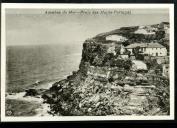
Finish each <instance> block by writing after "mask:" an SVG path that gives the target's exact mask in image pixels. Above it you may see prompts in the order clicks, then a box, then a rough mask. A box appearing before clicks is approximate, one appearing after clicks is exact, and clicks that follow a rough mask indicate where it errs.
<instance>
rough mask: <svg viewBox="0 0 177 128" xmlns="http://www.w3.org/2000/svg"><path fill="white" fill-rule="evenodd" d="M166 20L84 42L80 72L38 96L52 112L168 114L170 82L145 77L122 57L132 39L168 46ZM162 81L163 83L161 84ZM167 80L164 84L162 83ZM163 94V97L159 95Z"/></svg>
mask: <svg viewBox="0 0 177 128" xmlns="http://www.w3.org/2000/svg"><path fill="white" fill-rule="evenodd" d="M168 27H169V24H168V23H166V22H164V23H161V24H157V25H150V26H141V27H139V26H135V27H123V28H120V29H117V30H114V31H111V32H107V33H102V34H99V35H97V36H95V37H93V38H91V39H87V40H86V41H85V42H84V43H83V50H82V59H81V62H80V65H79V70H78V71H73V74H72V75H70V76H68V77H67V78H66V79H64V80H61V81H58V82H56V83H54V84H53V86H52V87H51V88H50V89H49V90H46V91H45V92H44V93H43V95H42V97H43V98H44V100H45V102H46V103H48V104H50V109H51V111H50V113H51V114H53V115H64V116H69V115H85V116H88V115H89V116H96V115H99V116H101V115H102V116H104V115H163V114H169V89H168V88H169V83H168V80H166V79H163V78H162V81H153V82H152V81H149V80H148V77H147V74H148V73H147V71H146V72H136V71H134V70H132V61H131V59H129V58H123V57H122V56H121V55H122V54H124V55H129V53H128V52H127V51H123V52H122V51H121V50H122V47H124V46H126V45H128V44H130V43H132V42H135V41H136V42H151V41H157V42H161V43H162V44H163V45H164V46H166V47H168V45H167V44H166V43H164V40H165V41H166V40H168V39H167V36H166V35H167V32H166V31H168V30H167V29H168ZM165 82H166V83H165ZM164 83H165V84H164ZM162 94H163V96H162Z"/></svg>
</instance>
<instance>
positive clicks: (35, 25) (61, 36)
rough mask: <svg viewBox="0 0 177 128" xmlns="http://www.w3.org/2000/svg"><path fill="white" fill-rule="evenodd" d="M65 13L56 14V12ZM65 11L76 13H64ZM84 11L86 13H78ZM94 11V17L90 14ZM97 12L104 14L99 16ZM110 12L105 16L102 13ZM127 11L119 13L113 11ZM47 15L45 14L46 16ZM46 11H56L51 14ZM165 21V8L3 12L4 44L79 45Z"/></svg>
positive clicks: (167, 17) (10, 10)
mask: <svg viewBox="0 0 177 128" xmlns="http://www.w3.org/2000/svg"><path fill="white" fill-rule="evenodd" d="M63 11H65V12H67V13H64V14H59V13H58V12H63ZM69 11H74V12H79V13H72V14H68V12H69ZM81 11H85V12H87V13H81ZM93 11H97V12H98V13H97V14H93ZM101 11H102V12H103V11H104V12H105V13H101ZM108 11H109V12H112V13H111V14H110V13H106V12H108ZM120 11H123V12H125V13H126V12H127V11H128V12H131V13H128V14H122V13H117V12H120ZM46 12H47V13H46ZM50 12H57V13H54V14H51V13H50ZM163 21H166V22H169V12H168V9H131V10H115V9H113V10H59V9H53V10H51V9H50V10H46V9H6V22H5V23H6V44H7V45H41V44H49V45H50V44H51V45H52V44H69V43H70V44H71V43H83V42H84V40H86V39H87V38H92V37H94V36H95V35H97V34H99V33H102V32H107V31H111V30H114V29H117V28H120V27H125V26H136V25H150V24H157V23H160V22H163Z"/></svg>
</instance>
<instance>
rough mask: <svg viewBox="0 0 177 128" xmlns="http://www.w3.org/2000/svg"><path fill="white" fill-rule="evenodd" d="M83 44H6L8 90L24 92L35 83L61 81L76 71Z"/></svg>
mask: <svg viewBox="0 0 177 128" xmlns="http://www.w3.org/2000/svg"><path fill="white" fill-rule="evenodd" d="M81 52H82V44H81V43H77V44H74V45H72V44H62V45H33V46H30V45H28V46H7V48H6V91H7V92H15V93H16V92H21V91H24V90H25V89H26V88H27V87H29V86H31V85H32V84H34V83H35V82H42V83H43V84H45V83H48V82H51V81H54V80H60V79H63V78H65V77H66V76H67V75H70V74H71V73H72V71H77V70H78V68H79V63H80V60H81Z"/></svg>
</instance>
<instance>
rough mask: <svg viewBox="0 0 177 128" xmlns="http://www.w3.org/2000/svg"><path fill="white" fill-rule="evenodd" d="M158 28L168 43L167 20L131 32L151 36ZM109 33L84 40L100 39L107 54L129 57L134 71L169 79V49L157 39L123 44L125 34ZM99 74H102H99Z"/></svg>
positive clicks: (94, 40)
mask: <svg viewBox="0 0 177 128" xmlns="http://www.w3.org/2000/svg"><path fill="white" fill-rule="evenodd" d="M159 29H162V31H164V39H166V40H167V42H168V45H169V23H168V22H162V23H161V24H158V25H156V27H154V26H140V27H138V29H136V30H135V31H134V32H133V33H134V34H140V35H141V34H143V35H144V36H149V37H153V36H155V35H156V31H159ZM110 33H111V34H110ZM110 33H103V34H100V35H98V36H97V37H96V38H92V39H88V40H86V42H87V41H88V42H91V43H99V41H100V43H102V45H104V46H105V47H107V53H108V54H112V55H113V56H116V57H117V59H125V60H126V59H130V60H131V61H132V63H133V65H132V70H134V71H138V72H146V73H147V74H151V75H156V76H162V77H165V78H167V79H169V49H167V47H165V46H164V45H162V44H160V43H159V40H151V41H149V42H147V41H144V42H143V41H140V42H132V43H131V44H128V45H126V46H125V45H124V44H125V43H124V42H126V41H127V40H128V39H127V38H126V37H125V36H122V35H121V34H117V33H116V32H110ZM114 33H116V34H114ZM117 49H119V50H117ZM117 51H119V52H117ZM94 70H95V69H94ZM92 71H93V70H92ZM90 73H91V72H90ZM97 75H99V74H97ZM100 76H104V75H103V74H100ZM107 77H108V76H107Z"/></svg>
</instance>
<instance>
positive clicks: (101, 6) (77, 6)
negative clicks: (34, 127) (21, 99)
mask: <svg viewBox="0 0 177 128" xmlns="http://www.w3.org/2000/svg"><path fill="white" fill-rule="evenodd" d="M12 8H16V9H41V8H42V9H52V8H55V9H56V8H58V9H112V8H118V9H144V8H146V9H160V8H167V9H169V12H170V15H169V16H170V115H169V116H61V117H6V116H5V76H6V74H5V73H6V72H5V71H6V69H5V68H6V55H5V54H6V38H5V36H6V35H5V33H6V32H5V9H12ZM1 19H2V20H1V21H2V22H1V121H3V122H23V121H25V122H26V121H27V122H31V121H97V120H174V114H175V113H174V105H175V104H174V101H175V99H174V98H175V96H174V93H175V89H174V85H175V84H174V82H175V81H174V5H173V4H82V5H81V4H26V3H25V4H16V3H8V4H6V3H3V4H2V8H1Z"/></svg>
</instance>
